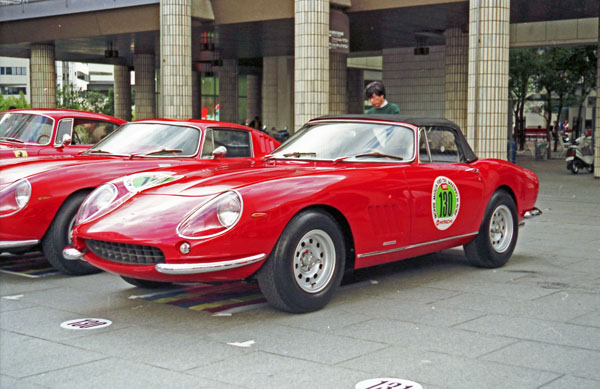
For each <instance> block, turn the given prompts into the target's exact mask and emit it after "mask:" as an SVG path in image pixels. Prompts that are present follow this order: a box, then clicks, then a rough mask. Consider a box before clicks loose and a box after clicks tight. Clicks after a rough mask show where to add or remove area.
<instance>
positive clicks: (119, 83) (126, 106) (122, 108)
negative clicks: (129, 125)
mask: <svg viewBox="0 0 600 389" xmlns="http://www.w3.org/2000/svg"><path fill="white" fill-rule="evenodd" d="M114 78H115V116H116V117H118V118H121V119H123V120H128V121H129V120H131V72H130V71H129V67H128V66H126V65H114Z"/></svg>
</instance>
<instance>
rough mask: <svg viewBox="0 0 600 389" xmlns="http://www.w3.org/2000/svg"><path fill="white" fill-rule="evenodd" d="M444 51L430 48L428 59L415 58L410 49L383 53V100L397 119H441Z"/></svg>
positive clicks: (393, 49)
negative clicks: (394, 110)
mask: <svg viewBox="0 0 600 389" xmlns="http://www.w3.org/2000/svg"><path fill="white" fill-rule="evenodd" d="M445 51H446V49H445V47H444V46H430V47H429V54H428V55H415V54H414V48H412V47H403V48H392V49H383V58H382V81H383V83H384V85H385V91H386V99H387V100H388V101H389V102H390V103H395V104H397V105H398V107H399V108H400V114H401V115H408V116H432V117H442V116H443V115H444V83H445V77H446V71H445V60H444V54H445Z"/></svg>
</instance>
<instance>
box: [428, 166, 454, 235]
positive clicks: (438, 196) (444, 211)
mask: <svg viewBox="0 0 600 389" xmlns="http://www.w3.org/2000/svg"><path fill="white" fill-rule="evenodd" d="M459 209H460V193H459V192H458V188H457V187H456V184H454V182H452V180H451V179H449V178H447V177H443V176H440V177H438V178H436V179H435V181H434V182H433V190H432V193H431V211H432V214H433V224H434V225H435V227H436V228H437V229H438V230H447V229H448V228H450V226H451V225H452V223H454V221H455V220H456V216H458V210H459Z"/></svg>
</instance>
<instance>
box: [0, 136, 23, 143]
mask: <svg viewBox="0 0 600 389" xmlns="http://www.w3.org/2000/svg"><path fill="white" fill-rule="evenodd" d="M0 139H2V140H7V141H10V142H15V143H25V142H23V141H22V140H21V139H17V138H11V137H8V136H3V137H2V138H0Z"/></svg>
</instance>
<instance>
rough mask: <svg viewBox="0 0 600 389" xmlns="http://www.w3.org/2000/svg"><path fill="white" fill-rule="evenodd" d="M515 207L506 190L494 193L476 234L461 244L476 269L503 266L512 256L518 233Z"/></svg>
mask: <svg viewBox="0 0 600 389" xmlns="http://www.w3.org/2000/svg"><path fill="white" fill-rule="evenodd" d="M518 225H519V218H518V216H517V206H516V204H515V201H514V200H513V198H512V197H511V196H510V195H509V194H508V193H507V192H505V191H503V190H499V191H496V192H495V193H494V194H493V195H492V198H491V199H490V202H489V204H488V206H487V208H486V211H485V216H484V218H483V221H482V223H481V227H480V228H479V233H478V234H477V236H476V237H475V239H473V240H472V241H471V242H469V243H467V244H466V245H464V251H465V254H466V256H467V259H468V260H469V262H470V263H471V264H472V265H474V266H477V267H485V268H495V267H500V266H503V265H504V264H505V263H506V262H508V259H509V258H510V257H511V255H512V253H513V251H514V249H515V246H516V244H517V237H518V234H519V227H518Z"/></svg>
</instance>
